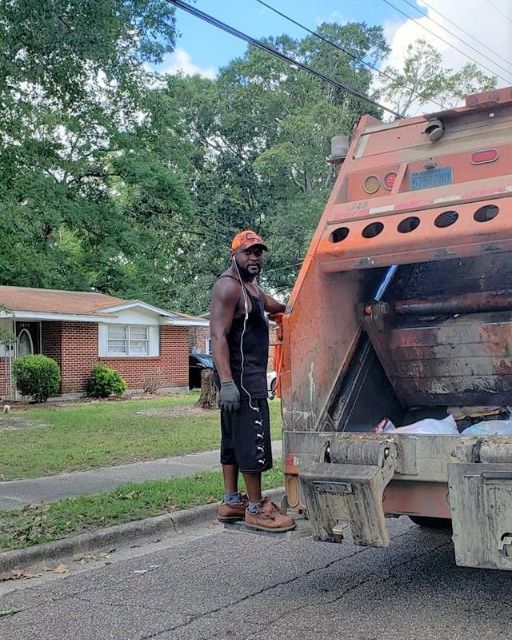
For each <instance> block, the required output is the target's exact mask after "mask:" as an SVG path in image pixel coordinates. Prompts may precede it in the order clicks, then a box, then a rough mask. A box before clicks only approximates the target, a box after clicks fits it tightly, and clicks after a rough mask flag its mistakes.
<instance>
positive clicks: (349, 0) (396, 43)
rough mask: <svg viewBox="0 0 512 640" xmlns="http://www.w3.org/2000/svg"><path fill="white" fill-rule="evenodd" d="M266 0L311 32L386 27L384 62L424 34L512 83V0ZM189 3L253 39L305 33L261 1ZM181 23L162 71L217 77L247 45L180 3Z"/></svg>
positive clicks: (455, 59)
mask: <svg viewBox="0 0 512 640" xmlns="http://www.w3.org/2000/svg"><path fill="white" fill-rule="evenodd" d="M265 1H266V2H267V4H270V5H271V6H273V7H275V8H276V9H278V10H279V11H281V12H283V13H285V14H286V15H288V16H290V17H292V18H294V19H295V20H297V21H298V22H301V23H302V24H304V25H306V26H307V27H308V28H310V29H312V30H314V29H315V28H316V27H317V26H318V25H319V24H321V23H322V22H337V23H340V24H344V23H346V22H354V21H364V22H366V23H367V24H370V25H381V26H382V27H383V29H384V33H385V35H386V38H387V40H388V43H389V45H390V46H391V54H390V56H389V58H388V60H386V61H385V63H384V65H383V66H385V65H386V64H392V65H393V66H395V67H397V66H398V67H400V65H401V63H402V62H403V59H404V56H405V52H406V49H407V45H408V44H410V43H411V42H414V41H415V40H417V39H419V38H423V39H426V40H427V41H428V42H430V43H431V44H433V45H434V46H435V47H436V48H437V49H438V50H439V51H440V52H441V53H442V55H443V61H444V63H445V65H446V66H448V67H450V68H452V69H455V70H456V69H458V68H460V67H461V66H463V65H464V64H465V63H467V62H472V61H476V62H477V63H479V66H480V68H481V69H482V70H483V71H484V72H485V73H488V74H489V73H492V74H493V75H497V76H498V86H509V85H512V0H265ZM188 2H189V4H191V5H193V6H195V7H196V8H198V9H200V10H201V11H204V12H205V13H208V14H210V15H212V16H214V17H215V18H218V19H219V20H221V21H223V22H226V23H228V24H229V25H230V26H233V27H235V28H237V29H239V30H240V31H243V32H244V33H246V34H248V35H250V36H252V37H254V38H258V39H259V38H262V37H266V36H278V35H281V34H283V33H286V34H288V35H290V36H292V37H297V38H302V37H304V36H305V35H307V34H306V32H305V31H304V30H302V29H301V28H299V27H297V26H296V25H294V24H292V23H290V22H289V21H287V20H285V19H284V18H282V17H280V16H278V15H276V14H275V13H273V12H272V11H270V10H269V9H267V8H266V7H264V6H262V5H261V4H259V3H258V2H257V0H197V1H196V2H193V1H192V0H188ZM393 5H394V6H393ZM400 12H402V13H400ZM422 13H425V14H427V15H426V16H422ZM403 14H407V16H409V17H407V16H406V15H403ZM411 18H415V20H416V21H414V20H413V19H411ZM176 21H177V28H178V32H179V34H180V35H179V38H178V40H177V44H176V50H175V51H174V53H173V54H171V55H169V56H167V58H166V59H165V61H164V63H163V64H162V65H161V66H160V68H159V70H160V71H165V72H168V73H176V72H177V71H181V72H182V73H184V74H186V75H192V74H195V73H198V74H200V75H203V76H206V77H210V78H213V77H215V75H216V74H217V73H218V70H219V68H221V67H223V66H225V65H227V64H228V63H229V61H230V60H232V59H233V58H235V57H238V56H241V55H243V53H244V51H245V49H246V44H245V42H243V41H241V40H238V39H237V38H235V37H233V36H231V35H229V34H227V33H225V32H223V31H220V30H218V29H216V28H215V27H213V26H211V25H209V24H207V23H205V22H204V21H202V20H199V19H198V18H196V17H194V16H192V15H190V14H188V13H185V12H184V11H182V10H180V9H176ZM443 26H444V27H445V29H446V30H447V31H446V30H443V29H442V27H443ZM449 32H451V33H449ZM436 36H438V37H436ZM439 38H442V39H439ZM450 44H451V45H452V46H450ZM456 49H458V51H457V50H456Z"/></svg>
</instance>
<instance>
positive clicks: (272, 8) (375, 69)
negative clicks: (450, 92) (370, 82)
mask: <svg viewBox="0 0 512 640" xmlns="http://www.w3.org/2000/svg"><path fill="white" fill-rule="evenodd" d="M256 2H258V3H259V4H261V5H263V6H264V7H267V9H270V11H273V12H274V13H277V14H278V15H280V16H281V17H282V18H284V19H285V20H288V21H289V22H292V23H293V24H295V25H297V26H298V27H300V28H301V29H304V31H307V32H308V33H310V34H311V35H312V36H315V38H318V39H319V40H322V42H325V43H326V44H329V45H330V46H331V47H334V48H335V49H338V51H342V52H343V53H344V54H346V55H347V56H349V58H352V59H353V60H356V61H357V62H360V63H361V64H364V65H365V66H366V67H368V68H369V69H373V71H376V72H377V73H378V74H379V75H381V76H384V77H385V78H387V79H388V80H391V81H392V82H396V76H392V75H390V74H389V73H386V72H385V71H381V70H380V69H379V68H378V67H376V66H375V65H373V64H371V63H370V62H366V60H363V58H359V57H358V56H356V55H354V54H353V53H351V52H350V51H347V49H345V48H343V47H342V46H340V45H339V44H336V42H333V41H332V40H329V39H328V38H325V37H324V36H322V35H321V34H320V33H317V32H316V31H313V30H312V29H310V28H309V27H306V25H304V24H301V23H300V22H298V21H297V20H295V19H294V18H291V17H290V16H288V15H286V14H285V13H283V12H282V11H279V9H276V8H275V7H272V6H271V5H269V4H267V3H266V2H263V0H256ZM398 86H399V87H402V88H403V89H408V90H409V91H410V92H411V93H412V94H414V95H417V96H419V97H420V98H423V99H424V100H427V101H428V102H432V103H434V104H437V105H438V106H439V107H441V108H442V109H446V105H444V104H441V103H440V102H436V101H435V100H432V99H431V98H427V97H426V96H424V95H422V94H421V93H419V92H418V91H415V90H414V89H413V88H412V87H408V86H407V85H405V84H398Z"/></svg>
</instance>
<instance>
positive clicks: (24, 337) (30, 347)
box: [18, 329, 34, 357]
mask: <svg viewBox="0 0 512 640" xmlns="http://www.w3.org/2000/svg"><path fill="white" fill-rule="evenodd" d="M33 353H34V342H33V340H32V336H31V335H30V331H29V330H28V329H22V330H21V331H20V333H19V335H18V357H20V356H31V355H33Z"/></svg>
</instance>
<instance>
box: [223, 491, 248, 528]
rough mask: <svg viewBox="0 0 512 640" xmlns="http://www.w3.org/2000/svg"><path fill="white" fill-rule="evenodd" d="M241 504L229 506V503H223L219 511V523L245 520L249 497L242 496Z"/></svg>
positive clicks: (236, 503) (235, 503)
mask: <svg viewBox="0 0 512 640" xmlns="http://www.w3.org/2000/svg"><path fill="white" fill-rule="evenodd" d="M240 498H241V500H242V501H241V502H234V503H230V504H228V503H227V502H221V504H220V505H219V508H218V509H217V520H218V521H219V522H237V521H238V520H243V519H244V517H245V510H246V508H247V504H248V502H247V496H246V495H245V494H243V495H241V496H240Z"/></svg>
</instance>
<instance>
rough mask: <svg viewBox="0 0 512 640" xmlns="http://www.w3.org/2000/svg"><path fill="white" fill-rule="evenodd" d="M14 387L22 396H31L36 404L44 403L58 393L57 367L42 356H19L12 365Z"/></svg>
mask: <svg viewBox="0 0 512 640" xmlns="http://www.w3.org/2000/svg"><path fill="white" fill-rule="evenodd" d="M12 372H13V375H14V379H15V380H16V386H17V387H18V390H19V391H20V393H21V394H22V395H24V396H32V397H33V398H34V400H35V401H36V402H46V401H47V400H48V398H49V397H50V396H51V395H53V394H55V393H57V392H58V391H59V386H60V368H59V365H58V364H57V363H56V362H55V360H52V358H48V357H47V356H43V355H42V354H37V355H33V356H21V358H16V360H14V362H13V363H12Z"/></svg>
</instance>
